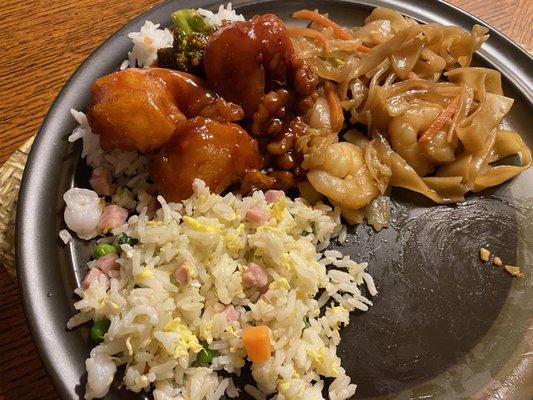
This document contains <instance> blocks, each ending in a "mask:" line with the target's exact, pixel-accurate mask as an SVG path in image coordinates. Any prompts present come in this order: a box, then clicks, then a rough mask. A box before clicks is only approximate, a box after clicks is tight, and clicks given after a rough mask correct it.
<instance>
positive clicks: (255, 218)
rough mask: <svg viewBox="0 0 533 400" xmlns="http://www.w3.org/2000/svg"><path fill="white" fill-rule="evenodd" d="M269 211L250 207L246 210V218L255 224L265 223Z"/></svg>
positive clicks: (268, 218) (268, 216)
mask: <svg viewBox="0 0 533 400" xmlns="http://www.w3.org/2000/svg"><path fill="white" fill-rule="evenodd" d="M270 217H271V215H270V211H268V210H263V209H262V208H259V207H252V208H250V209H249V210H248V211H246V220H247V221H250V222H252V223H254V224H257V225H263V224H266V223H267V222H268V221H269V220H270Z"/></svg>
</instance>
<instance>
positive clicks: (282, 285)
mask: <svg viewBox="0 0 533 400" xmlns="http://www.w3.org/2000/svg"><path fill="white" fill-rule="evenodd" d="M268 288H269V289H286V290H290V288H291V285H289V282H288V281H287V279H285V278H279V279H276V280H275V281H273V282H272V283H270V285H268Z"/></svg>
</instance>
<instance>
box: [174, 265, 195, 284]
mask: <svg viewBox="0 0 533 400" xmlns="http://www.w3.org/2000/svg"><path fill="white" fill-rule="evenodd" d="M190 268H191V265H190V264H189V263H188V262H187V261H185V262H183V263H181V265H180V266H179V267H178V269H177V270H176V272H175V273H174V276H175V277H176V280H177V281H178V282H179V283H181V284H182V285H184V284H185V283H187V281H188V280H189V271H190Z"/></svg>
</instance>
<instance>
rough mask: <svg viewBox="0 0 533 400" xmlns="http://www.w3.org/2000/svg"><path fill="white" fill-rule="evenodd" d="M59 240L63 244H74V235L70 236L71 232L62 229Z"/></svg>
mask: <svg viewBox="0 0 533 400" xmlns="http://www.w3.org/2000/svg"><path fill="white" fill-rule="evenodd" d="M59 238H60V239H61V240H62V241H63V243H65V244H68V243H70V242H72V235H71V234H70V232H69V231H67V230H66V229H61V230H60V231H59Z"/></svg>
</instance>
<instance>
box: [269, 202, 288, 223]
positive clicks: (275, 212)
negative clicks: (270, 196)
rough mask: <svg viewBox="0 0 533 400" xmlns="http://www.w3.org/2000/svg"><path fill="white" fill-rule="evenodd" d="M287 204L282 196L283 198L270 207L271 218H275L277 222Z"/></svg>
mask: <svg viewBox="0 0 533 400" xmlns="http://www.w3.org/2000/svg"><path fill="white" fill-rule="evenodd" d="M287 202H288V200H287V197H286V196H283V198H281V199H280V200H279V201H277V202H276V203H275V204H274V205H273V206H272V216H273V217H274V218H276V219H277V220H278V222H279V221H281V219H282V218H283V213H284V211H285V209H286V208H287Z"/></svg>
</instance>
